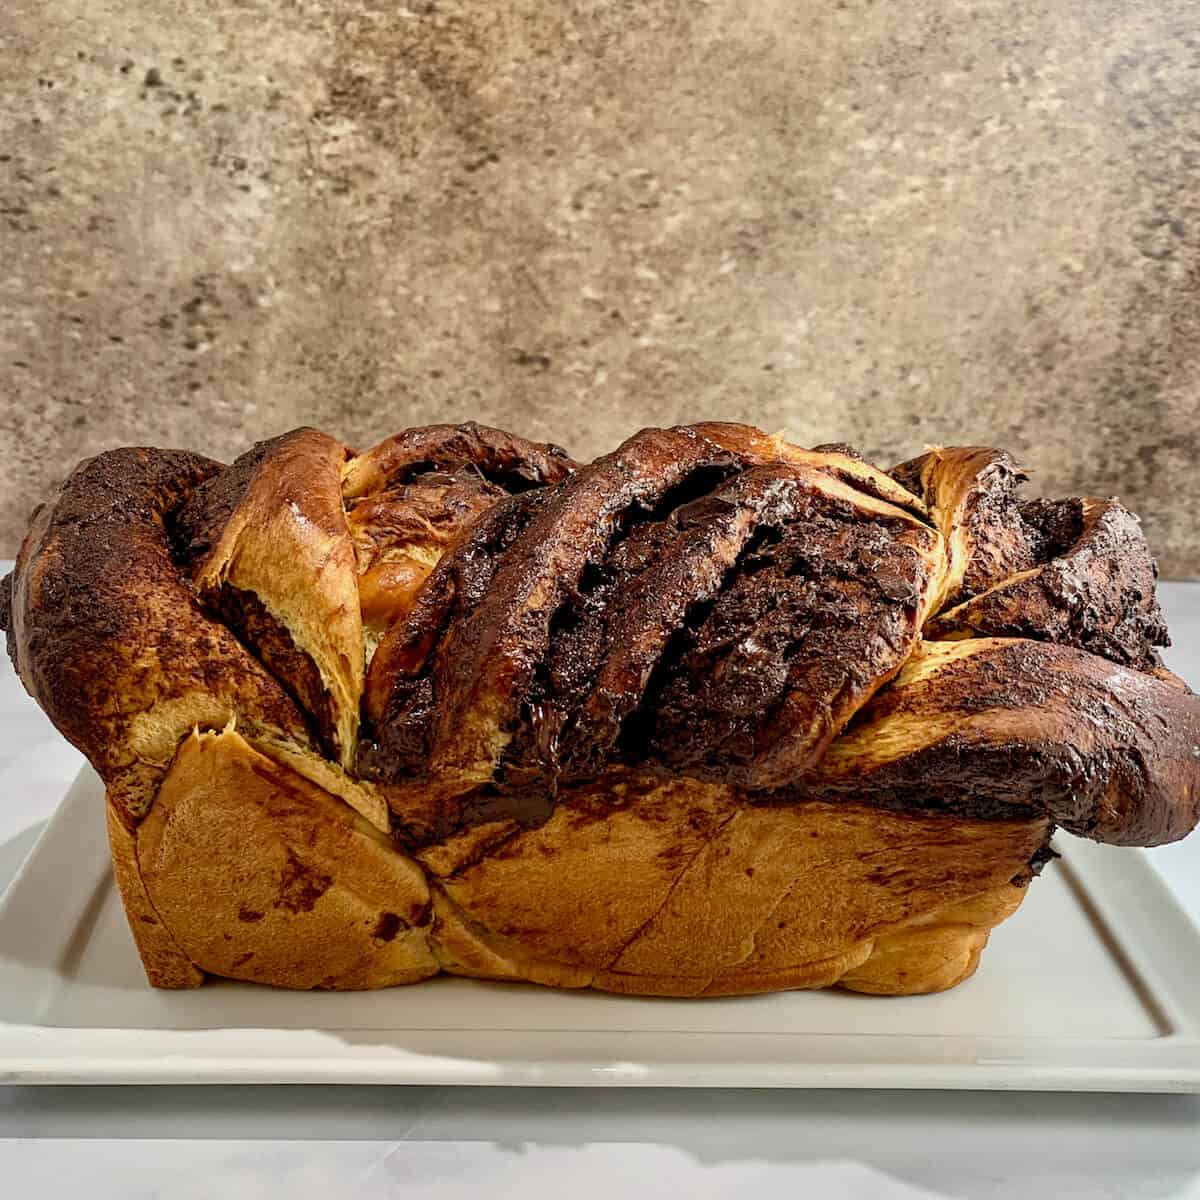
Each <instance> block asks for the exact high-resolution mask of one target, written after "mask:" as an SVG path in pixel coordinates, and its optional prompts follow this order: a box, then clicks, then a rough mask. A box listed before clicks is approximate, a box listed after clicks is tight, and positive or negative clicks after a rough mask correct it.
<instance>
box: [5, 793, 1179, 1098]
mask: <svg viewBox="0 0 1200 1200" xmlns="http://www.w3.org/2000/svg"><path fill="white" fill-rule="evenodd" d="M103 813H104V804H103V799H102V793H101V785H100V782H99V780H98V779H97V778H96V776H95V775H94V774H93V773H92V772H91V771H90V770H85V771H84V772H83V773H82V774H81V775H80V776H79V778H78V779H77V780H76V782H75V784H74V786H73V787H72V788H71V790H70V792H69V793H68V795H67V797H66V799H65V800H64V801H63V803H62V806H61V807H60V809H59V810H58V812H57V814H56V815H55V817H54V818H53V820H52V821H51V822H50V824H49V825H48V827H47V828H46V830H45V832H44V834H43V835H42V838H41V840H40V841H39V842H38V844H37V846H36V848H35V849H34V851H33V853H32V854H31V855H30V857H29V860H28V861H27V862H26V864H25V867H24V869H23V870H22V871H21V873H20V874H19V875H18V876H17V878H16V879H15V880H14V882H13V884H12V886H11V887H10V889H9V890H8V892H7V893H6V895H5V897H4V900H3V902H0V1083H5V1082H23V1083H306V1082H312V1083H317V1082H320V1083H412V1084H446V1083H463V1084H539V1085H547V1084H562V1085H624V1086H629V1085H637V1084H645V1085H659V1086H682V1087H687V1086H701V1085H703V1086H722V1085H723V1086H736V1087H888V1088H897V1087H909V1088H1009V1089H1024V1090H1033V1089H1037V1090H1071V1091H1076V1090H1079V1091H1082V1090H1091V1091H1155V1092H1169V1091H1200V934H1198V933H1197V930H1196V928H1195V927H1194V926H1193V925H1192V923H1191V921H1190V920H1189V918H1188V917H1187V916H1186V914H1185V913H1183V912H1182V911H1181V910H1180V909H1179V908H1178V907H1177V906H1176V904H1175V902H1174V901H1173V900H1172V898H1171V896H1170V894H1169V893H1168V892H1167V890H1166V889H1165V887H1164V886H1163V885H1162V883H1160V882H1159V880H1158V878H1157V877H1156V876H1155V874H1154V872H1153V871H1152V870H1151V868H1150V867H1149V866H1148V865H1147V864H1146V863H1145V861H1144V860H1143V858H1142V856H1141V855H1140V854H1139V853H1137V852H1134V851H1128V850H1125V851H1121V850H1114V849H1112V848H1109V847H1105V846H1096V845H1092V844H1090V843H1085V842H1079V841H1076V840H1074V839H1064V840H1063V844H1061V845H1060V846H1059V848H1060V850H1062V851H1063V853H1064V855H1065V857H1064V858H1063V859H1062V860H1061V861H1060V862H1058V863H1055V864H1052V865H1051V866H1050V867H1048V868H1047V869H1046V871H1045V873H1044V874H1043V876H1042V878H1041V879H1040V880H1037V881H1036V882H1035V883H1034V884H1033V886H1032V891H1031V893H1030V895H1029V897H1028V899H1027V900H1026V902H1025V903H1024V905H1022V907H1021V909H1020V911H1019V912H1018V914H1017V915H1016V916H1015V917H1014V918H1013V919H1012V920H1010V921H1009V922H1007V923H1006V924H1004V925H1002V926H1001V927H1000V928H999V929H998V930H997V931H996V932H995V933H994V934H993V935H992V941H991V945H990V947H989V948H988V950H987V952H986V953H985V954H984V958H983V964H982V966H981V968H980V971H979V973H978V974H977V975H976V977H975V978H974V979H972V980H970V981H969V982H967V983H966V984H963V985H962V986H961V987H958V988H956V989H954V990H953V991H951V992H948V993H945V994H943V995H938V996H922V997H904V998H896V999H880V998H875V997H867V996H855V995H850V994H847V993H841V992H790V993H780V994H776V995H772V996H755V997H745V998H738V999H720V1000H699V1001H697V1000H659V999H636V998H629V997H617V996H606V995H602V994H599V993H593V992H554V991H548V990H544V989H541V988H537V987H532V986H524V985H503V984H485V983H479V982H475V981H471V980H455V979H439V980H433V981H429V982H425V983H421V984H418V985H416V986H414V987H407V988H394V989H390V990H388V991H380V992H370V993H341V994H336V993H297V992H284V991H277V990H273V989H270V988H261V987H255V986H252V985H247V984H237V983H226V982H220V983H217V982H214V983H210V984H207V985H205V986H204V987H202V988H200V989H198V990H197V991H194V992H159V991H154V990H153V989H151V988H150V987H148V986H147V984H146V982H145V977H144V976H143V974H142V969H141V964H140V962H139V960H138V957H137V954H136V951H135V950H134V947H133V943H132V941H131V939H130V936H129V933H128V930H127V929H126V927H125V918H124V915H123V913H122V911H121V905H120V901H119V898H118V896H117V892H116V887H115V884H114V881H113V878H112V872H111V869H110V867H109V861H108V848H107V842H106V840H105V836H104V828H103Z"/></svg>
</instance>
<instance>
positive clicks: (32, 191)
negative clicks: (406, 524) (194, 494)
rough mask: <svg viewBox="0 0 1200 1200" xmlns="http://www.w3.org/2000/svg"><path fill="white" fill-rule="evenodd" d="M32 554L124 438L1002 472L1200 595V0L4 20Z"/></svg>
mask: <svg viewBox="0 0 1200 1200" xmlns="http://www.w3.org/2000/svg"><path fill="white" fill-rule="evenodd" d="M0 250H2V252H3V268H2V270H0V417H2V420H0V459H2V461H3V464H4V470H3V473H2V474H0V554H11V553H13V552H14V551H15V549H16V546H17V543H18V540H19V537H20V534H21V533H22V531H23V529H24V526H25V522H26V519H27V517H28V514H29V511H30V509H31V508H32V507H33V505H34V504H35V503H36V502H37V501H38V500H39V499H40V498H42V497H43V496H44V495H45V494H46V493H47V491H48V489H49V488H50V487H51V486H52V485H53V484H54V483H55V482H56V481H57V480H58V479H60V478H61V477H62V475H63V473H64V472H65V471H66V470H67V469H68V468H69V467H70V466H71V465H72V464H73V463H74V462H75V461H76V460H77V459H79V458H80V457H82V456H84V455H87V454H91V453H94V452H95V451H97V450H100V449H102V448H104V447H108V446H114V445H120V444H128V443H149V444H157V445H179V446H187V447H191V448H195V449H199V450H203V451H205V452H207V453H209V454H212V455H215V456H217V457H221V458H226V459H227V458H229V457H231V456H233V455H235V454H237V453H238V452H239V451H240V450H242V449H243V448H245V447H246V446H247V445H248V444H249V443H250V442H251V441H253V440H254V439H256V438H260V437H263V436H266V435H269V434H273V433H277V432H280V431H282V430H284V429H287V428H290V427H292V426H295V425H298V424H302V423H311V424H316V425H319V426H321V427H323V428H326V429H328V430H330V431H331V432H335V433H338V434H340V435H341V436H343V437H344V438H346V439H347V440H349V441H351V442H352V443H356V444H360V445H365V444H367V443H369V442H370V441H372V440H373V439H375V438H377V437H379V436H381V435H383V434H386V433H390V432H392V431H394V430H395V429H397V428H399V427H401V426H404V425H409V424H414V423H423V422H428V421H440V420H453V419H461V418H465V417H475V418H478V419H479V420H482V421H488V422H492V423H495V424H500V425H505V426H508V427H510V428H512V429H514V430H516V431H519V432H522V433H525V434H529V435H532V436H534V437H539V438H552V439H554V440H556V441H559V442H561V443H563V444H565V445H566V446H568V447H569V448H570V449H571V450H572V452H573V453H575V454H576V455H578V456H581V457H584V456H590V455H593V454H595V453H597V452H599V451H601V450H603V449H606V448H608V447H611V446H612V445H613V444H614V443H615V442H616V441H617V440H619V439H620V438H621V437H622V436H624V435H625V434H627V433H628V432H630V431H632V430H633V429H635V428H637V427H638V426H640V425H644V424H650V423H656V424H661V423H669V422H677V421H683V420H688V419H691V418H697V417H722V418H730V419H735V420H746V421H752V422H754V423H756V424H759V425H762V426H764V427H766V428H768V429H771V430H778V429H785V430H787V431H788V432H789V434H790V435H791V436H792V438H793V439H794V440H796V441H799V442H801V443H807V444H814V443H818V442H823V441H831V440H845V441H850V442H854V443H856V444H857V445H858V446H859V447H860V448H861V449H862V450H863V451H864V452H865V453H866V454H867V455H869V456H872V457H876V458H877V459H879V460H881V461H883V462H892V461H896V460H898V459H901V458H904V457H906V456H908V455H911V454H913V453H914V452H917V451H919V450H920V448H921V447H922V446H923V445H924V444H926V443H931V442H970V443H979V442H984V443H994V444H1000V445H1003V446H1007V447H1009V448H1011V449H1012V450H1014V451H1015V452H1016V454H1017V455H1018V457H1019V458H1020V459H1021V460H1022V461H1023V462H1024V464H1025V465H1026V466H1027V467H1028V468H1029V470H1030V472H1031V474H1032V475H1033V484H1032V487H1033V489H1035V490H1038V491H1045V492H1047V493H1051V494H1060V495H1063V494H1078V493H1087V494H1098V495H1110V494H1117V495H1120V497H1121V498H1122V499H1123V500H1125V501H1126V503H1128V504H1129V505H1130V506H1132V507H1134V508H1135V509H1137V510H1138V511H1140V512H1141V513H1142V515H1143V517H1144V519H1145V524H1146V528H1147V531H1148V533H1149V535H1150V538H1151V541H1152V542H1153V544H1154V546H1155V548H1156V550H1157V552H1158V554H1159V556H1160V560H1161V562H1162V566H1163V570H1164V574H1167V575H1176V576H1179V575H1187V574H1194V573H1200V515H1198V514H1200V477H1198V475H1197V470H1196V467H1197V457H1198V453H1200V435H1198V429H1197V417H1198V410H1200V403H1198V399H1197V398H1198V396H1200V354H1198V353H1197V351H1198V349H1200V304H1198V303H1197V300H1198V292H1200V5H1198V4H1197V2H1196V0H1154V2H1153V3H1144V4H1129V3H1127V2H1125V0H1088V2H1087V3H1071V2H1069V0H1042V2H1040V3H1039V2H1037V0H1033V2H1031V0H971V2H965V0H911V2H908V3H886V2H885V0H875V2H874V3H871V2H870V0H821V2H817V0H755V2H754V3H749V4H747V3H743V2H742V0H709V2H703V0H642V2H634V0H556V2H553V3H551V2H548V0H503V2H499V0H472V2H464V0H410V2H409V3H408V5H407V6H406V5H405V4H404V3H400V2H397V0H216V2H206V3H195V2H194V0H189V2H187V3H181V2H179V0H55V2H54V3H47V0H4V2H3V6H2V8H0Z"/></svg>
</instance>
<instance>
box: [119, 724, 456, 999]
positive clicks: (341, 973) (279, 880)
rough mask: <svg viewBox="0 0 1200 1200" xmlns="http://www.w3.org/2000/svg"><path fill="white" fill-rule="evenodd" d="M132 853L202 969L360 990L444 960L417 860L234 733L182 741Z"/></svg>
mask: <svg viewBox="0 0 1200 1200" xmlns="http://www.w3.org/2000/svg"><path fill="white" fill-rule="evenodd" d="M136 850H137V866H138V872H139V875H140V877H141V880H142V883H143V885H144V888H145V894H146V895H147V896H148V897H149V899H150V901H151V902H152V903H153V905H154V910H155V912H156V913H158V914H159V915H160V916H161V918H162V920H163V921H164V922H165V923H166V925H167V926H168V927H169V928H170V930H171V932H172V934H173V935H174V938H175V940H176V942H177V943H178V945H179V946H180V948H181V949H182V951H183V953H184V954H186V955H187V957H188V958H189V959H190V960H191V961H192V962H194V963H195V964H197V966H199V967H200V968H201V969H202V970H203V971H205V972H206V973H208V974H211V975H222V976H226V977H227V978H231V979H246V980H250V981H252V982H260V983H270V984H274V985H275V986H277V987H290V988H338V989H360V988H372V987H388V986H391V985H393V984H398V983H412V982H415V981H416V980H418V979H424V978H426V977H427V976H429V975H432V974H435V973H436V971H437V969H438V966H437V962H436V961H435V960H434V958H433V956H432V954H431V952H430V950H429V945H428V926H429V922H430V919H431V911H432V910H431V906H430V896H429V888H428V885H427V884H426V882H425V878H424V876H423V875H422V874H421V872H420V871H419V870H418V869H417V868H416V866H415V865H414V864H413V863H412V862H411V860H409V859H407V858H405V857H404V856H403V855H400V854H397V853H396V852H395V850H394V848H393V847H392V845H391V843H390V842H389V841H388V840H387V839H386V837H384V836H383V835H381V834H380V833H378V831H377V830H375V829H373V828H372V827H371V826H370V825H368V824H367V823H366V822H364V821H362V820H361V819H360V818H359V817H357V816H356V815H355V813H354V812H353V810H351V809H350V808H349V807H347V806H346V805H345V804H343V803H341V801H339V800H337V799H335V798H334V797H333V796H330V795H329V794H328V793H326V792H324V791H322V790H321V789H320V788H318V787H316V786H315V785H314V784H311V783H309V782H308V780H306V779H304V778H303V777H301V776H299V775H297V774H295V773H294V772H292V771H290V770H288V769H287V768H285V767H281V766H279V765H278V764H276V763H274V762H272V761H271V760H270V759H268V758H266V757H264V756H263V755H261V754H259V753H258V752H257V751H255V750H254V749H252V748H251V747H250V746H249V745H248V744H247V743H246V742H245V741H244V740H243V739H242V738H241V737H240V736H239V735H238V734H237V733H235V732H233V731H232V730H229V731H226V732H224V733H219V734H216V733H209V734H193V735H192V736H191V737H189V738H187V739H186V740H185V741H184V742H183V744H182V746H180V749H179V753H178V755H177V756H176V758H175V761H174V763H173V764H172V766H171V769H170V771H169V772H168V773H167V775H166V778H165V779H164V780H163V783H162V786H161V787H160V788H159V792H158V799H157V801H156V803H155V805H154V807H153V809H151V811H150V814H149V815H148V816H147V817H146V819H145V820H144V821H143V822H142V823H141V825H139V826H138V829H137V835H136ZM200 897H202V898H203V902H202V903H198V902H197V900H198V898H200Z"/></svg>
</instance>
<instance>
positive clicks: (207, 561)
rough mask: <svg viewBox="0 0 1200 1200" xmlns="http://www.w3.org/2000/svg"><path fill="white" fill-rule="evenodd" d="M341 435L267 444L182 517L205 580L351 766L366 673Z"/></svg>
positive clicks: (212, 484) (299, 435) (186, 546)
mask: <svg viewBox="0 0 1200 1200" xmlns="http://www.w3.org/2000/svg"><path fill="white" fill-rule="evenodd" d="M348 454H349V451H348V450H347V448H346V447H345V446H344V445H342V443H341V442H339V441H336V440H335V439H334V438H331V437H329V436H328V435H327V434H324V433H320V432H318V431H317V430H315V429H297V430H295V431H294V432H293V433H288V434H285V435H284V436H283V437H279V438H275V439H273V440H272V441H270V442H263V443H260V444H259V445H258V446H256V447H255V448H254V450H252V451H251V452H250V453H249V454H248V455H245V456H243V458H241V459H239V460H238V462H236V463H234V465H233V466H232V467H230V468H229V470H227V471H223V472H221V473H220V474H219V475H215V476H213V477H212V478H211V479H208V480H206V481H205V482H204V483H203V484H201V486H200V487H198V488H197V489H196V490H195V492H194V493H193V494H192V496H191V497H190V499H189V500H188V502H187V504H185V505H184V506H183V507H182V509H181V510H180V512H179V514H178V516H177V518H176V529H177V538H178V541H179V543H180V545H181V548H182V552H183V554H184V557H185V560H186V561H187V562H188V564H189V566H190V568H191V572H192V578H193V580H194V581H195V585H196V589H197V591H198V592H199V594H200V595H201V597H203V599H204V601H205V602H206V603H207V604H208V605H209V607H210V608H212V609H213V610H214V611H216V612H219V613H221V615H222V616H223V617H224V618H225V619H226V621H227V622H228V623H229V624H230V626H231V627H232V628H233V629H235V630H236V631H237V633H238V634H239V636H240V637H241V638H242V639H243V640H244V641H245V642H246V643H247V645H249V646H250V647H251V648H252V649H253V650H254V652H255V654H257V655H258V657H259V658H261V659H262V661H263V662H264V664H265V665H266V666H267V668H268V669H269V670H271V671H272V673H273V674H274V675H275V676H276V678H278V679H281V680H283V681H285V686H287V687H288V688H289V690H290V691H291V692H292V695H293V696H294V698H295V699H296V700H297V701H298V702H299V704H300V705H301V706H302V707H303V708H304V710H305V711H306V712H307V713H308V715H309V716H310V717H311V718H312V719H313V721H314V723H315V726H316V729H317V731H318V733H319V735H320V737H321V739H322V741H323V743H324V744H325V745H326V746H327V747H328V749H329V750H330V752H331V754H332V757H334V758H335V759H337V760H338V761H339V762H340V763H341V764H342V765H343V766H350V765H351V764H352V763H353V760H354V753H355V748H356V746H357V744H358V714H359V704H360V702H361V700H362V689H363V676H364V673H365V649H364V641H363V626H362V613H361V611H360V606H359V597H358V582H357V574H358V571H357V563H356V558H355V552H354V542H353V539H352V537H351V533H350V525H349V522H348V521H347V520H346V512H345V508H344V506H343V502H342V465H343V464H344V463H345V461H346V458H347V456H348Z"/></svg>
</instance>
